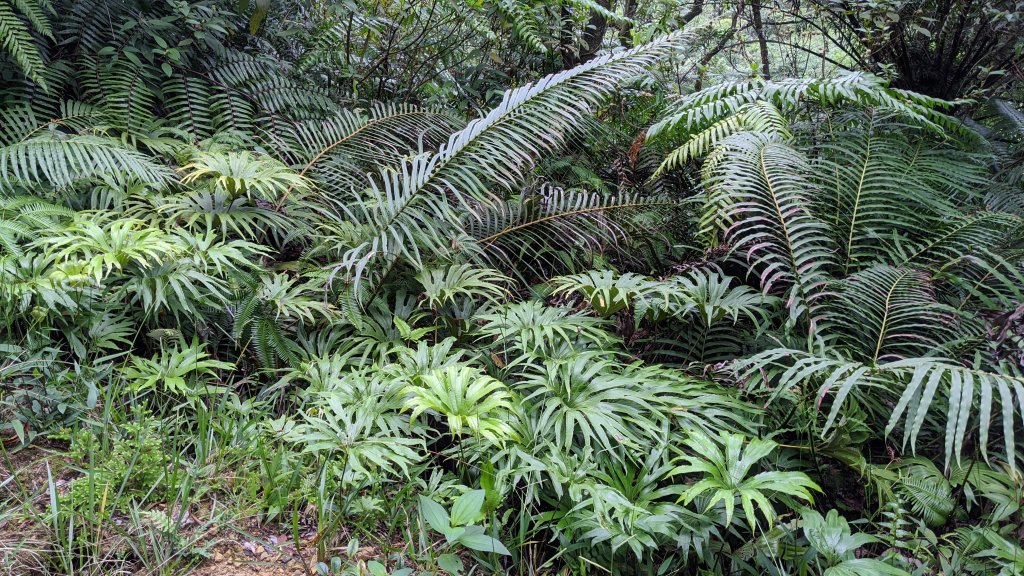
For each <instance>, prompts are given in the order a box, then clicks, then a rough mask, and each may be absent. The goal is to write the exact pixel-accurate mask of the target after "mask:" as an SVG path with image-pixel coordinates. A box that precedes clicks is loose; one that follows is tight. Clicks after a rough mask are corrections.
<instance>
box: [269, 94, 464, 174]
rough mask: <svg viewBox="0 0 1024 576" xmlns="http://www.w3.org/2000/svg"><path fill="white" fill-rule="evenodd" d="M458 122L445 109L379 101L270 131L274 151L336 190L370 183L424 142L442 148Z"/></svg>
mask: <svg viewBox="0 0 1024 576" xmlns="http://www.w3.org/2000/svg"><path fill="white" fill-rule="evenodd" d="M457 128H458V124H457V123H456V122H455V120H454V119H453V118H451V117H450V116H448V115H447V114H444V113H442V112H435V111H432V110H426V109H423V108H419V107H416V106H412V105H408V104H377V105H374V106H372V107H371V108H370V109H369V110H368V111H366V112H364V111H361V110H357V111H341V112H338V113H336V114H335V115H333V116H329V117H326V118H321V119H315V120H304V121H300V122H296V123H295V124H293V125H289V126H286V127H284V128H283V129H282V130H279V131H277V132H267V133H266V138H267V139H268V142H269V143H271V144H273V146H274V150H275V154H277V155H279V156H280V157H282V159H286V160H287V161H288V162H289V163H291V164H294V165H297V166H299V165H301V169H300V174H302V175H307V174H308V175H309V176H310V177H311V178H313V179H314V180H316V181H317V182H318V184H319V187H320V188H321V189H323V190H325V191H330V192H333V193H335V194H336V193H338V192H348V191H349V190H350V189H351V188H353V187H362V186H363V185H365V181H366V172H367V171H372V170H374V169H375V167H378V166H380V165H391V164H394V163H396V162H399V161H401V159H402V158H403V157H405V156H407V155H408V154H410V153H416V152H419V151H421V149H422V147H424V146H438V145H440V144H441V143H442V142H443V141H444V139H445V138H447V136H448V135H449V134H450V133H451V132H452V131H453V130H455V129H457Z"/></svg>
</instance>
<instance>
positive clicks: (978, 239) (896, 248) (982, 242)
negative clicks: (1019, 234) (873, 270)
mask: <svg viewBox="0 0 1024 576" xmlns="http://www.w3.org/2000/svg"><path fill="white" fill-rule="evenodd" d="M945 221H946V223H945V225H943V226H940V227H939V228H938V229H936V230H934V231H933V232H932V233H931V234H929V235H927V236H926V237H925V238H924V239H922V240H918V241H898V240H896V241H894V244H893V245H892V247H891V248H890V253H891V256H890V257H891V259H892V261H894V262H896V263H897V264H898V265H900V266H903V265H916V266H927V267H929V268H933V269H941V268H943V267H947V266H951V265H955V264H956V263H958V262H959V261H960V260H961V259H963V258H965V257H967V256H969V255H971V254H973V253H975V252H976V251H977V250H979V249H983V248H986V247H990V246H999V245H1001V244H1002V243H1003V242H1004V241H1005V240H1006V239H1007V235H1008V233H1010V232H1012V231H1013V230H1015V229H1020V227H1021V226H1022V220H1021V219H1020V218H1019V217H1015V216H1012V215H1009V214H1005V213H999V212H978V213H975V214H970V215H963V216H960V215H955V214H953V213H950V214H947V215H946V218H945Z"/></svg>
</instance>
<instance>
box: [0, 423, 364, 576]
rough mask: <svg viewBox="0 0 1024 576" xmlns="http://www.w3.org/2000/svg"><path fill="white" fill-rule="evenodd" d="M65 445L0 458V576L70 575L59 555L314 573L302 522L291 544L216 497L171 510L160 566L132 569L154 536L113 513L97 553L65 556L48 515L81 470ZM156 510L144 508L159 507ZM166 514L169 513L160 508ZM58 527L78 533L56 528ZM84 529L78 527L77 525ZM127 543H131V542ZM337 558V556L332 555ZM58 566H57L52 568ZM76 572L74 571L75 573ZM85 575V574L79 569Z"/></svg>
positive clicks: (187, 570) (199, 568)
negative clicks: (171, 528)
mask: <svg viewBox="0 0 1024 576" xmlns="http://www.w3.org/2000/svg"><path fill="white" fill-rule="evenodd" d="M64 448H66V446H65V445H63V444H62V443H59V442H47V441H43V442H40V443H37V444H33V445H30V446H28V447H25V448H24V449H21V450H17V451H12V452H10V453H5V454H0V573H2V574H8V575H12V576H20V575H35V574H53V573H67V570H66V568H65V569H61V568H62V566H61V560H60V559H61V558H67V557H69V556H73V557H76V558H82V557H85V558H91V559H93V560H96V559H100V561H101V562H102V563H103V564H109V566H110V568H109V569H100V571H99V572H88V573H98V574H108V573H109V574H136V575H139V576H143V575H150V574H175V575H178V574H182V575H184V574H189V575H194V576H242V575H246V576H247V575H260V576H292V575H302V576H309V575H312V574H316V563H317V560H316V558H317V546H316V540H317V534H316V531H315V529H312V528H310V527H302V526H301V525H300V532H299V545H298V546H297V547H296V546H295V543H294V540H295V538H294V536H293V535H292V529H291V526H283V525H280V524H275V523H268V524H260V523H259V522H258V521H257V519H256V518H254V517H246V516H240V515H237V514H233V513H232V511H230V508H229V507H227V506H225V505H224V504H223V503H219V502H217V501H216V500H215V499H213V498H205V499H203V500H199V501H197V502H194V503H192V504H191V505H190V507H189V509H188V510H185V511H184V513H183V514H181V513H180V510H175V511H174V512H175V514H173V515H172V516H173V517H174V518H178V519H180V520H179V528H178V529H177V530H176V531H175V534H174V538H175V541H176V542H178V543H181V545H180V548H179V549H176V550H174V551H172V552H170V553H169V554H168V555H167V557H166V563H168V564H170V563H173V565H174V566H175V568H172V569H170V571H167V569H166V568H162V566H161V565H162V564H164V563H163V562H159V561H158V562H156V563H152V562H151V563H149V564H150V565H149V566H142V567H136V568H133V565H135V564H138V563H137V562H132V561H131V560H127V561H126V558H128V557H130V556H131V553H130V548H131V545H132V544H134V545H135V546H139V545H145V544H146V542H147V537H151V535H142V534H138V531H137V528H138V524H137V522H133V521H132V519H131V518H129V517H128V516H127V515H125V514H111V515H110V517H109V518H105V519H104V522H105V525H101V526H100V527H99V529H97V528H95V527H94V526H87V528H88V529H94V530H98V531H97V536H98V537H97V538H95V539H92V540H91V542H99V545H98V547H99V548H101V549H100V550H97V551H95V552H92V553H89V554H85V555H82V554H76V552H74V551H73V552H72V554H70V555H69V554H62V553H63V552H66V551H65V550H60V549H59V548H60V538H59V537H56V536H55V535H56V534H57V532H56V530H55V527H54V526H51V525H48V524H47V521H48V520H49V519H51V518H52V516H53V515H52V513H51V508H50V507H51V506H52V505H53V504H52V501H51V494H50V492H51V487H54V488H55V489H56V490H57V492H58V494H59V495H60V496H65V495H66V493H67V490H68V487H69V485H70V483H71V482H72V481H73V480H75V479H76V478H81V477H82V475H83V473H82V472H81V471H80V469H79V468H78V466H76V463H74V462H72V461H71V460H70V459H69V458H68V457H67V456H65V455H64V454H63V449H64ZM158 509H159V507H158V506H154V507H151V508H150V509H149V510H148V511H153V510H158ZM160 511H161V512H166V510H160ZM61 528H62V529H75V528H74V527H70V526H63V525H62V526H61ZM77 529H78V530H81V529H83V528H82V527H79V528H77ZM129 540H134V542H132V543H130V542H129ZM332 552H333V553H339V551H332ZM379 555H380V553H379V551H378V550H377V549H376V548H374V547H370V546H367V547H362V548H359V550H357V551H355V555H354V557H352V558H351V559H352V560H354V561H356V562H357V563H358V562H365V561H366V560H370V559H373V558H375V557H377V556H379ZM54 564H56V566H55V565H54ZM77 569H78V568H73V570H77ZM82 572H83V573H86V572H87V571H86V570H82Z"/></svg>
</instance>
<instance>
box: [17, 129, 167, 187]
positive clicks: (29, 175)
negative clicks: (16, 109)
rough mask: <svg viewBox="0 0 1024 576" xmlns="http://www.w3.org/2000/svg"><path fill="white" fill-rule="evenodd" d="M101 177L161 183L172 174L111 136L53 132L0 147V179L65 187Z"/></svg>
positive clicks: (158, 184)
mask: <svg viewBox="0 0 1024 576" xmlns="http://www.w3.org/2000/svg"><path fill="white" fill-rule="evenodd" d="M98 176H103V177H106V178H110V179H112V180H114V181H116V182H120V183H125V182H128V181H132V180H135V181H139V182H144V183H146V184H151V185H153V186H157V187H160V186H163V185H165V184H166V183H168V182H170V181H171V180H173V179H174V173H173V172H171V170H169V169H168V168H166V167H164V166H163V165H161V164H158V163H156V162H155V161H154V160H153V159H152V158H150V157H149V156H146V155H144V154H142V153H140V152H138V151H137V150H135V149H133V148H129V147H127V146H125V145H123V144H122V143H121V142H120V141H118V140H115V139H113V138H105V137H102V136H77V135H65V134H60V133H57V132H53V133H50V134H44V135H39V136H34V137H32V138H29V139H28V140H22V141H20V142H17V143H14V144H10V145H7V146H3V147H0V182H2V183H6V184H13V183H15V182H19V181H20V182H28V183H32V182H48V183H49V184H51V185H53V186H66V185H68V184H71V183H72V182H75V181H78V180H83V179H87V178H93V177H98Z"/></svg>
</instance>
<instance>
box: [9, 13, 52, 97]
mask: <svg viewBox="0 0 1024 576" xmlns="http://www.w3.org/2000/svg"><path fill="white" fill-rule="evenodd" d="M48 9H49V3H48V2H47V1H46V0H3V2H0V48H2V49H3V52H4V53H6V55H7V56H9V57H10V58H11V59H13V60H14V62H15V63H16V64H17V65H18V68H19V69H20V70H21V72H22V73H23V74H24V75H25V76H27V77H28V78H30V79H31V80H32V81H33V82H36V83H37V84H39V85H40V86H42V87H43V88H46V81H45V79H44V77H43V76H42V74H43V68H44V67H45V63H44V61H43V53H42V52H41V51H40V50H39V46H38V45H37V43H36V40H35V38H33V37H32V32H35V33H36V34H40V35H42V36H45V37H47V38H50V39H51V40H52V39H53V30H52V29H51V28H50V22H49V18H48V17H47V14H46V12H47V10H48Z"/></svg>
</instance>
